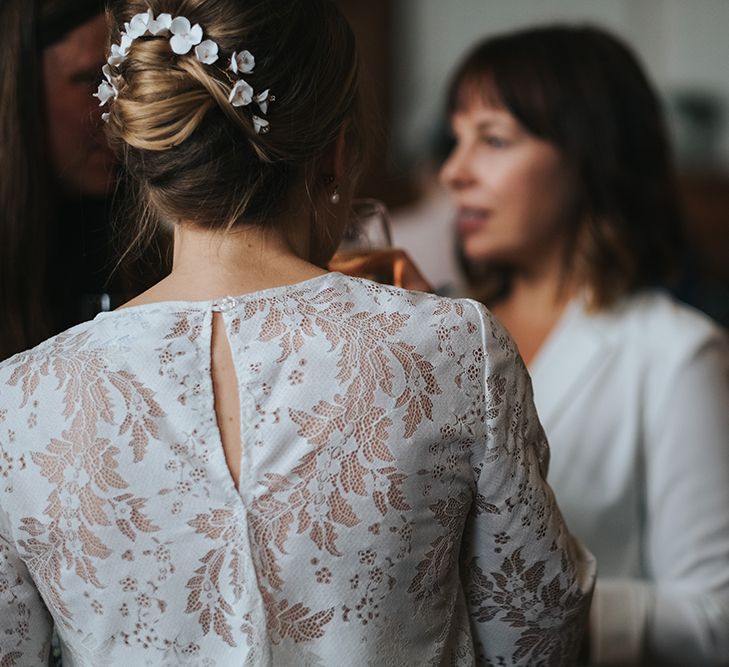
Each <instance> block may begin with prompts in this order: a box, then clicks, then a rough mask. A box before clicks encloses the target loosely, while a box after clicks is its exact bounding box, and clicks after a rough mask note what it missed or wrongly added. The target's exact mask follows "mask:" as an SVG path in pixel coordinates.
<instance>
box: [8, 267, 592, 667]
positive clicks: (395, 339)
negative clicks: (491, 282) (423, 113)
mask: <svg viewBox="0 0 729 667" xmlns="http://www.w3.org/2000/svg"><path fill="white" fill-rule="evenodd" d="M214 311H219V312H221V313H222V318H223V322H224V327H225V331H226V333H227V336H228V339H229V341H230V343H231V349H232V354H233V359H234V364H235V371H236V374H237V378H238V383H239V392H240V393H239V398H240V406H241V407H240V410H241V413H240V414H241V435H242V444H243V446H242V462H241V469H240V485H239V490H236V488H235V486H234V484H233V482H232V478H231V475H230V472H229V470H228V468H227V465H226V461H225V457H224V453H223V451H222V446H221V442H220V435H219V432H218V428H217V423H216V418H215V412H214V407H213V398H214V397H213V388H212V383H211V373H210V354H211V329H212V317H213V312H214ZM547 459H548V449H547V446H546V443H545V441H544V438H543V432H542V430H541V427H540V425H539V422H538V420H537V417H536V414H535V411H534V406H533V403H532V398H531V388H530V383H529V379H528V376H527V373H526V371H525V369H524V367H523V364H522V363H521V360H520V358H519V357H518V355H517V354H516V353H515V351H514V348H513V346H512V344H511V342H510V340H509V339H508V337H507V336H506V335H505V334H504V332H503V330H502V329H501V328H500V327H499V326H498V325H497V324H495V322H494V321H493V319H492V318H491V316H490V315H489V314H488V313H487V312H486V311H485V310H484V309H483V308H481V307H480V306H478V305H476V304H475V303H473V302H468V301H451V300H447V299H442V298H438V297H434V296H430V295H424V294H416V293H409V292H405V291H402V290H398V289H395V288H388V287H383V286H381V285H377V284H374V283H370V282H367V281H363V280H358V279H353V278H346V277H344V276H342V275H340V274H327V275H324V276H321V277H318V278H315V279H312V280H309V281H306V282H303V283H299V284H297V285H293V286H290V287H283V288H276V289H271V290H266V291H263V292H257V293H254V294H248V295H245V296H241V297H236V298H226V299H223V300H221V301H216V302H165V303H159V304H150V305H144V306H137V307H132V308H128V309H123V310H120V311H116V312H112V313H106V314H102V315H99V316H98V317H97V318H96V319H95V320H94V321H93V322H91V323H86V324H83V325H80V326H78V327H75V328H74V329H71V330H69V331H68V332H66V333H64V334H61V335H59V336H57V337H55V338H53V339H51V340H49V341H47V342H45V343H44V344H42V345H40V346H39V347H37V348H35V349H34V350H31V351H30V352H26V353H23V354H20V355H17V356H15V357H14V358H12V359H10V360H8V361H7V362H5V363H3V364H2V365H0V601H1V604H2V614H0V664H3V665H6V664H7V665H12V664H17V665H24V666H25V665H42V664H44V662H45V660H46V655H47V650H48V639H49V634H50V627H51V621H53V622H55V624H56V626H57V628H58V632H59V635H60V640H61V643H62V649H63V659H64V665H65V666H67V667H74V666H78V665H108V664H113V665H122V664H123V665H135V666H136V665H201V666H208V665H221V666H228V665H230V666H231V667H232V666H236V667H239V666H240V665H342V664H347V665H363V666H364V665H398V666H399V665H418V666H421V665H422V666H424V665H446V664H448V665H473V664H484V665H486V664H509V665H511V664H514V665H534V664H542V663H544V664H560V665H566V664H571V663H572V662H573V660H574V656H575V654H576V652H577V649H578V646H579V643H580V641H581V634H582V630H583V621H585V620H586V611H587V608H588V606H589V601H590V593H591V587H592V583H593V577H594V561H593V560H592V558H591V556H590V555H589V553H587V552H586V551H584V550H583V549H582V548H581V547H580V546H579V545H578V544H577V543H576V542H574V541H573V539H572V538H571V537H570V535H569V533H568V532H567V530H566V528H565V525H564V523H563V522H562V518H561V515H560V513H559V511H558V509H557V507H556V505H555V503H554V499H553V495H552V493H551V491H550V489H549V487H548V486H547V484H546V483H545V481H544V475H545V473H546V467H547Z"/></svg>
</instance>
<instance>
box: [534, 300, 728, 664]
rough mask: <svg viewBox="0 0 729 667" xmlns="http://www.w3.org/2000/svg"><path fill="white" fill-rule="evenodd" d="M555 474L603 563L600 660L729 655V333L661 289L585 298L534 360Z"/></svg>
mask: <svg viewBox="0 0 729 667" xmlns="http://www.w3.org/2000/svg"><path fill="white" fill-rule="evenodd" d="M530 370H531V372H532V379H533V382H534V393H535V402H536V405H537V409H538V412H539V416H540V418H541V420H542V423H543V424H544V428H545V430H546V432H547V436H548V438H549V442H550V445H551V451H552V463H551V466H550V472H549V482H550V484H551V485H552V487H553V488H554V490H555V493H556V495H557V500H558V502H559V505H560V507H561V508H562V511H563V512H564V515H565V518H566V520H567V524H568V525H569V527H570V529H571V530H572V531H574V533H575V534H576V535H577V536H578V537H579V538H580V539H581V540H582V541H583V542H584V543H585V544H586V545H587V546H588V547H589V549H590V550H591V551H592V552H593V553H594V554H595V556H596V557H597V561H598V569H599V573H600V575H599V577H598V580H597V585H596V588H595V598H594V601H593V605H592V613H591V619H590V627H591V640H592V648H593V658H594V664H596V665H647V664H651V665H653V664H655V665H661V666H666V667H668V666H670V665H676V666H679V665H680V666H681V667H698V666H700V665H729V344H728V343H727V338H726V335H725V334H724V333H723V332H722V331H720V330H719V329H718V328H717V327H716V326H714V325H713V324H712V323H711V322H710V321H709V320H708V319H707V318H705V317H704V316H702V315H700V314H698V313H697V312H695V311H693V310H691V309H690V308H688V307H686V306H682V305H679V304H677V303H675V302H673V301H672V300H671V299H670V298H669V297H667V296H665V295H663V294H661V293H658V292H646V293H642V294H639V295H637V296H634V297H631V298H628V299H625V300H624V301H623V302H621V303H619V304H618V305H617V306H616V307H615V308H613V309H611V310H608V311H606V312H601V313H598V314H594V315H591V314H588V313H587V312H586V311H585V309H584V306H583V303H582V302H581V301H580V300H576V301H574V302H573V303H572V304H571V305H570V306H569V308H568V309H567V311H566V313H565V314H564V316H563V317H562V320H561V322H560V323H559V325H558V326H557V328H556V329H555V331H554V332H553V334H552V335H551V336H550V338H549V339H548V340H547V342H546V343H545V345H544V347H543V349H542V350H541V351H540V353H539V355H538V357H537V358H536V359H535V361H534V363H533V365H532V367H531V369H530Z"/></svg>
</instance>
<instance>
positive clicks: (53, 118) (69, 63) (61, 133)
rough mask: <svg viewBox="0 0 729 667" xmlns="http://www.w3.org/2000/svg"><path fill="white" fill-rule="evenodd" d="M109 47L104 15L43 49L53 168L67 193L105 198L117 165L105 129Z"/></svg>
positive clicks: (112, 181)
mask: <svg viewBox="0 0 729 667" xmlns="http://www.w3.org/2000/svg"><path fill="white" fill-rule="evenodd" d="M105 48H106V23H105V20H104V17H103V15H99V16H97V17H96V18H93V19H91V20H90V21H87V22H86V23H84V24H82V25H80V26H79V27H78V28H76V29H75V30H73V31H72V32H70V33H69V34H68V35H66V37H65V38H64V39H63V40H62V41H60V42H58V43H56V44H52V45H51V46H49V47H48V48H46V49H45V50H44V51H43V87H44V93H45V100H46V117H47V123H48V142H49V148H50V156H51V165H52V168H53V173H54V175H55V176H56V178H57V180H58V182H59V183H60V184H61V186H62V188H63V189H64V191H65V192H66V193H67V194H71V195H82V196H92V197H93V196H96V197H103V196H104V195H106V194H107V193H108V192H109V191H110V189H111V187H112V186H113V183H114V172H115V165H114V159H113V157H112V154H111V151H110V150H109V148H108V146H107V143H106V139H105V138H104V133H103V121H102V120H101V112H102V111H103V109H99V105H98V100H97V99H96V98H95V97H92V93H94V92H96V89H97V86H98V85H99V81H100V80H101V78H102V75H101V67H102V66H103V65H104V49H105Z"/></svg>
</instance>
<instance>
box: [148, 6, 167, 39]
mask: <svg viewBox="0 0 729 667" xmlns="http://www.w3.org/2000/svg"><path fill="white" fill-rule="evenodd" d="M152 17H153V14H152V10H151V9H150V10H149V23H148V24H147V30H148V31H149V34H150V35H155V36H156V35H160V34H162V33H163V32H164V31H165V30H169V29H170V28H171V27H172V14H160V15H159V16H158V17H157V18H156V19H155V18H152Z"/></svg>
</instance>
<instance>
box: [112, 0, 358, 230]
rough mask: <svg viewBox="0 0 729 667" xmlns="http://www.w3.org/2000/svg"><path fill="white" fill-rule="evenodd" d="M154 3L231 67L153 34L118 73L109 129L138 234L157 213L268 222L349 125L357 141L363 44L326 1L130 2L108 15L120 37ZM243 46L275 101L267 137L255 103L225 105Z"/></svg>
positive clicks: (223, 222)
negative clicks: (187, 24) (255, 116)
mask: <svg viewBox="0 0 729 667" xmlns="http://www.w3.org/2000/svg"><path fill="white" fill-rule="evenodd" d="M147 7H150V8H151V9H152V11H153V13H154V14H155V16H157V15H159V14H160V13H162V12H166V13H169V14H171V15H172V16H185V17H187V18H189V20H190V21H191V22H192V23H193V24H194V23H199V24H200V25H201V26H202V28H203V30H204V32H205V38H206V39H212V40H214V41H215V42H216V43H217V44H218V46H219V49H220V61H219V62H220V63H223V64H222V66H220V65H219V64H217V63H216V64H215V65H213V66H207V65H202V64H201V63H200V62H198V61H197V60H196V59H195V57H194V54H193V53H192V52H191V53H190V54H188V55H184V56H180V55H175V54H174V53H173V52H172V51H171V49H170V46H169V41H168V38H165V37H152V36H147V37H143V38H140V39H138V40H137V41H136V42H135V43H134V46H133V47H132V48H131V51H130V54H129V56H128V58H127V59H126V61H125V62H124V63H123V64H121V65H120V66H119V68H118V71H119V74H120V77H121V78H120V83H119V94H118V98H117V99H116V100H115V101H113V102H112V103H111V104H110V107H109V112H110V117H109V124H108V132H107V134H108V136H109V139H110V143H111V144H112V146H113V147H115V148H116V149H117V151H118V153H119V155H120V157H121V158H122V160H123V162H124V164H125V166H126V172H127V174H128V175H129V177H130V178H131V179H132V180H133V181H134V183H135V184H136V187H135V190H136V192H135V196H136V198H137V201H138V205H139V206H140V207H141V209H142V214H141V215H139V216H138V219H139V220H141V221H142V224H141V227H140V232H139V234H140V236H141V237H142V240H144V238H146V237H147V236H148V235H149V230H145V227H152V228H154V227H156V225H157V223H158V222H159V221H160V220H168V221H173V220H176V219H180V218H182V219H186V220H190V221H193V222H195V224H198V225H200V226H203V227H207V228H211V229H220V228H227V227H230V226H233V225H235V224H238V223H239V222H240V221H241V220H246V221H248V222H250V221H257V222H261V223H265V222H266V221H268V220H270V219H272V218H274V217H276V216H280V215H281V214H282V213H283V212H284V211H285V209H286V206H287V205H288V204H289V203H290V202H289V195H290V193H291V191H292V188H293V186H294V185H295V184H296V183H298V182H299V179H300V177H301V176H304V177H306V176H307V174H308V171H307V170H309V169H310V168H311V167H312V165H313V164H315V162H316V160H317V159H318V158H319V157H320V156H321V155H323V153H324V152H325V150H326V149H327V148H329V147H330V146H332V145H333V144H334V142H335V141H336V138H337V135H338V133H339V131H340V129H341V128H342V127H343V126H344V125H347V126H348V127H349V139H350V141H351V142H352V143H354V144H355V145H357V144H358V141H357V139H358V136H359V133H358V131H357V126H358V122H357V119H358V109H359V86H358V58H357V51H356V46H355V41H354V36H353V33H352V31H351V29H350V27H349V25H348V24H347V22H346V21H345V20H344V18H343V17H342V16H341V14H340V13H339V11H338V10H337V8H336V6H335V4H334V3H333V2H331V1H330V0H245V1H243V0H216V1H215V2H210V1H209V0H149V1H147V0H127V1H123V2H117V3H116V4H115V5H114V6H113V9H112V11H111V17H110V18H111V20H112V22H113V30H114V31H116V32H112V39H113V40H115V41H118V39H119V33H118V27H119V26H122V25H123V24H124V22H125V21H129V20H130V19H131V17H132V16H133V15H134V14H135V13H137V12H145V11H146V10H147ZM242 48H245V49H247V50H249V51H250V52H251V53H252V54H253V55H254V56H255V58H256V65H255V70H254V72H253V73H252V74H250V75H248V76H246V81H248V82H249V83H250V84H251V85H252V86H253V87H254V88H255V89H256V90H257V91H260V90H263V89H270V90H271V93H272V94H274V95H275V97H276V101H275V102H273V103H272V104H271V105H270V106H269V108H268V113H267V116H266V118H267V119H268V120H269V122H270V131H269V132H268V133H265V134H264V133H261V134H258V133H256V132H255V131H254V127H253V123H252V120H251V116H252V113H251V108H252V107H251V108H246V107H242V108H235V107H233V106H232V105H231V104H230V102H229V101H228V91H229V90H230V86H231V81H230V77H229V76H228V75H227V74H226V72H225V67H226V65H227V62H228V61H229V60H230V57H231V54H232V53H233V52H234V51H240V50H241V49H242ZM306 183H307V185H311V184H310V183H309V180H308V179H307V181H306Z"/></svg>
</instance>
